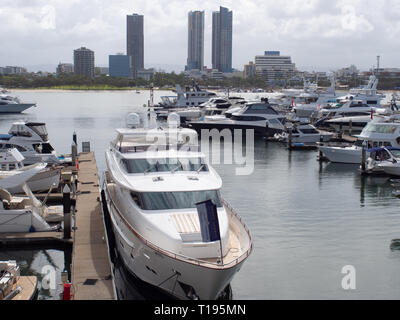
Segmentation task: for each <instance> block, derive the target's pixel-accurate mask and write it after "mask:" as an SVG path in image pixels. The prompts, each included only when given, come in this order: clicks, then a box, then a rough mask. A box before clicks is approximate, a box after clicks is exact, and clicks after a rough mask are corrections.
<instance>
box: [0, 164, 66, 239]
mask: <svg viewBox="0 0 400 320" xmlns="http://www.w3.org/2000/svg"><path fill="white" fill-rule="evenodd" d="M46 166H47V164H46V163H37V164H35V165H33V166H31V167H30V168H29V169H28V170H25V171H21V172H18V173H17V174H15V175H12V176H8V177H2V178H0V233H14V232H16V233H22V232H35V231H53V230H56V229H58V225H55V226H52V225H50V224H49V222H58V221H61V219H62V208H61V207H60V206H57V207H56V208H49V207H47V206H45V205H44V204H43V203H41V202H40V201H39V200H38V199H37V198H36V197H35V196H34V195H33V193H32V191H31V190H30V189H29V187H28V185H27V184H26V182H27V181H28V180H29V179H30V178H32V177H33V176H35V175H36V174H37V173H38V172H40V171H42V170H43V169H44V168H45V167H46ZM18 186H21V187H22V189H23V190H24V192H25V196H18V197H17V196H12V195H11V194H10V193H9V192H8V191H7V189H9V188H15V187H18Z"/></svg>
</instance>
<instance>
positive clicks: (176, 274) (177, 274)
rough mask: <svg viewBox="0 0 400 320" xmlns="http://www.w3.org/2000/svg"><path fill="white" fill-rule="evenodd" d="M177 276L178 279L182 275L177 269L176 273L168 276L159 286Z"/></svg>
mask: <svg viewBox="0 0 400 320" xmlns="http://www.w3.org/2000/svg"><path fill="white" fill-rule="evenodd" d="M175 276H176V277H177V278H176V280H178V277H179V276H180V274H179V273H178V272H176V271H175V273H174V274H173V275H172V276H170V277H168V278H167V279H165V280H164V281H163V282H161V283H160V284H159V285H157V287H160V286H162V285H163V284H164V283H165V282H167V281H168V280H170V279H172V278H173V277H175ZM176 280H175V283H176ZM174 287H175V286H174Z"/></svg>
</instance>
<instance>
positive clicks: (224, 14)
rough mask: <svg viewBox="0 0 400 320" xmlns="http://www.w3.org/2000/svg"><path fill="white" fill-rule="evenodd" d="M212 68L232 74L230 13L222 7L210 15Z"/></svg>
mask: <svg viewBox="0 0 400 320" xmlns="http://www.w3.org/2000/svg"><path fill="white" fill-rule="evenodd" d="M212 67H213V69H218V70H219V71H221V72H232V11H229V9H227V8H224V7H220V8H219V11H214V12H213V15H212Z"/></svg>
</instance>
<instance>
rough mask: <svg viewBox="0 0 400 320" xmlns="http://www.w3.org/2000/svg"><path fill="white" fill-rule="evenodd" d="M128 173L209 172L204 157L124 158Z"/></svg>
mask: <svg viewBox="0 0 400 320" xmlns="http://www.w3.org/2000/svg"><path fill="white" fill-rule="evenodd" d="M121 163H122V164H123V166H124V168H125V170H126V172H127V173H151V172H178V171H189V172H196V171H198V172H208V166H207V165H206V164H205V163H204V159H202V158H174V159H173V158H164V159H122V160H121Z"/></svg>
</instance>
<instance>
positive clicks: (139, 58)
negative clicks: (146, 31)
mask: <svg viewBox="0 0 400 320" xmlns="http://www.w3.org/2000/svg"><path fill="white" fill-rule="evenodd" d="M126 54H127V55H128V56H130V57H131V63H132V65H131V75H132V77H134V78H136V76H137V72H138V71H139V70H143V69H144V35H143V16H142V15H139V14H136V13H134V14H132V15H128V16H126Z"/></svg>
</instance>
